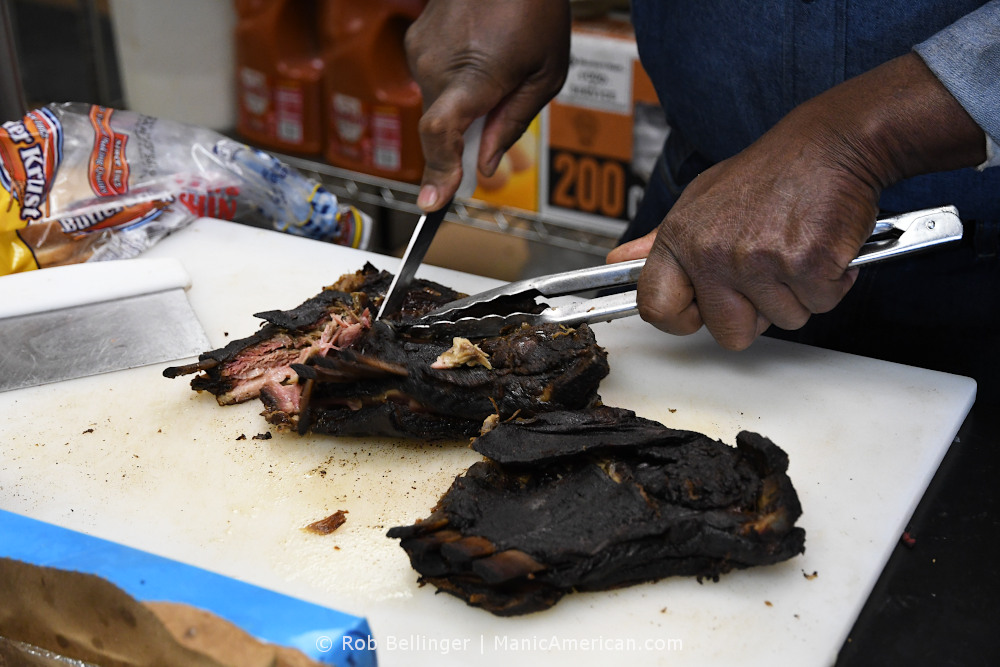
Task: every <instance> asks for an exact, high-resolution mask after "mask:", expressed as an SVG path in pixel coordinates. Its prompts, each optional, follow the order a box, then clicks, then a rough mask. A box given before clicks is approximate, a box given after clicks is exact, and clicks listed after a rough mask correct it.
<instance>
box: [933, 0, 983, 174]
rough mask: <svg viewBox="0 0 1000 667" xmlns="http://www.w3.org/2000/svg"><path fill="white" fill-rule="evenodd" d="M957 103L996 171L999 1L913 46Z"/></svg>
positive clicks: (981, 8) (967, 15)
mask: <svg viewBox="0 0 1000 667" xmlns="http://www.w3.org/2000/svg"><path fill="white" fill-rule="evenodd" d="M914 50H915V51H916V52H917V54H919V55H920V57H921V58H923V60H924V62H925V63H927V66H928V67H929V68H930V70H931V71H932V72H934V74H935V76H937V77H938V78H939V79H940V80H941V82H942V83H943V84H944V86H945V87H946V88H947V89H948V91H949V92H951V94H952V95H954V96H955V99H957V100H958V101H959V103H960V104H961V105H962V106H963V107H964V108H965V110H966V111H968V112H969V115H970V116H972V118H973V119H974V120H975V121H976V122H977V123H979V126H980V127H982V128H983V130H984V131H985V132H986V153H987V160H986V162H985V163H983V164H982V165H980V169H983V168H985V167H994V166H1000V149H998V147H997V144H998V143H1000V0H991V2H987V3H986V4H985V5H983V6H982V7H980V8H979V9H977V10H976V11H974V12H972V13H970V14H966V15H965V16H963V17H962V18H961V19H959V20H958V21H956V22H955V23H953V24H951V25H950V26H948V27H947V28H945V29H944V30H942V31H940V32H938V33H937V34H935V35H934V36H932V37H931V38H930V39H928V40H926V41H924V42H921V43H920V44H917V45H916V46H915V47H914Z"/></svg>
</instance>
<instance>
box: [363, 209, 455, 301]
mask: <svg viewBox="0 0 1000 667" xmlns="http://www.w3.org/2000/svg"><path fill="white" fill-rule="evenodd" d="M449 208H451V202H450V201H449V202H448V203H447V204H445V205H444V206H442V207H441V208H440V209H438V210H437V211H432V212H431V213H427V214H425V215H423V216H421V217H420V221H419V222H417V227H416V229H414V230H413V236H411V237H410V242H409V243H408V244H407V246H406V252H404V253H403V261H402V262H400V264H399V270H398V271H397V272H396V275H395V276H393V279H392V283H390V284H389V290H388V291H387V292H386V293H385V298H383V299H382V305H381V306H380V307H379V309H378V316H377V317H376V318H375V319H379V320H381V319H382V318H383V317H385V316H386V314H388V313H393V312H396V311H397V310H399V309H400V307H401V306H402V305H403V297H405V296H406V289H407V288H408V287H409V286H410V283H412V282H413V276H414V274H416V272H417V268H418V267H419V266H420V263H421V262H423V261H424V255H426V254H427V249H428V248H430V247H431V242H432V241H433V240H434V235H435V234H437V230H438V227H440V226H441V223H442V222H443V221H444V216H445V214H447V213H448V209H449Z"/></svg>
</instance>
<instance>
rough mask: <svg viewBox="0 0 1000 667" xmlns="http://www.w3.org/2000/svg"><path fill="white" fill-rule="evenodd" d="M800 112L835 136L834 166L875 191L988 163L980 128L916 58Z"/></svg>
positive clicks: (813, 102)
mask: <svg viewBox="0 0 1000 667" xmlns="http://www.w3.org/2000/svg"><path fill="white" fill-rule="evenodd" d="M803 108H804V109H803V110H804V111H806V112H808V113H809V114H810V115H814V116H815V117H818V118H819V119H820V120H819V122H820V123H821V124H823V125H825V126H826V128H827V130H828V131H830V132H832V133H833V135H834V144H833V150H834V151H835V152H836V155H835V159H837V160H838V161H842V162H843V163H844V164H846V166H848V168H849V169H851V170H852V171H853V172H854V173H856V174H858V175H860V176H861V177H862V178H863V179H864V180H866V181H867V182H868V183H869V185H871V186H872V187H874V188H877V189H879V190H881V189H883V188H885V187H887V186H889V185H891V184H893V183H896V182H898V181H900V180H902V179H905V178H909V177H911V176H916V175H919V174H924V173H929V172H936V171H948V170H952V169H960V168H964V167H976V166H978V165H980V164H982V163H983V161H984V160H985V159H986V138H985V134H984V132H983V130H982V128H980V127H979V125H977V124H976V122H975V121H974V120H973V119H972V117H971V116H969V114H968V113H967V112H966V111H965V109H964V108H962V106H961V105H960V104H959V103H958V101H957V100H956V99H955V98H954V97H953V96H952V95H951V93H949V92H948V90H947V89H946V88H945V87H944V85H943V84H942V83H941V82H940V81H939V80H938V79H937V77H935V76H934V74H933V73H932V72H931V71H930V70H929V69H928V68H927V66H926V65H925V64H924V63H923V61H922V60H921V59H920V57H919V56H917V55H916V54H915V53H909V54H907V55H905V56H901V57H899V58H896V59H894V60H891V61H889V62H887V63H885V64H884V65H881V66H880V67H877V68H875V69H873V70H871V71H870V72H866V73H865V74H862V75H860V76H858V77H855V78H853V79H850V80H848V81H845V82H844V83H842V84H840V85H839V86H836V87H835V88H832V89H830V90H829V91H827V92H825V93H823V94H822V95H819V96H817V97H816V98H813V99H812V100H810V101H809V102H807V103H805V104H804V105H803Z"/></svg>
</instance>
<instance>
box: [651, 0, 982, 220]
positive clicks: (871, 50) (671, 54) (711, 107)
mask: <svg viewBox="0 0 1000 667" xmlns="http://www.w3.org/2000/svg"><path fill="white" fill-rule="evenodd" d="M632 17H633V23H634V24H635V29H636V38H637V41H638V44H639V53H640V57H641V59H642V63H643V66H644V67H645V69H646V70H647V72H648V73H649V75H650V77H651V78H652V80H653V82H654V84H655V86H656V89H657V93H658V94H659V96H660V100H661V102H662V103H663V105H664V108H665V109H666V112H667V118H668V121H669V122H670V125H671V127H672V128H673V129H674V131H675V132H676V133H678V135H679V136H681V137H683V139H684V140H686V142H687V144H689V145H690V146H691V147H692V148H693V149H694V150H695V151H697V153H698V154H699V155H700V156H701V157H702V158H703V159H704V160H705V161H706V163H708V164H711V163H713V162H717V161H720V160H722V159H725V158H727V157H729V156H731V155H733V154H735V153H737V152H739V151H740V150H742V149H743V148H745V147H746V146H748V145H749V144H750V143H752V142H753V141H754V140H755V139H756V138H757V137H758V136H760V135H761V134H763V133H764V132H765V131H767V129H768V128H770V127H771V126H772V125H774V124H775V123H777V122H778V120H780V119H781V118H782V117H783V116H784V115H785V114H787V113H788V112H789V111H790V110H791V109H792V108H793V107H794V106H796V105H798V104H800V103H802V102H804V101H805V100H807V99H809V98H811V97H813V96H815V95H817V94H819V93H821V92H823V91H824V90H826V89H827V88H830V87H832V86H835V85H836V84H838V83H840V82H842V81H844V80H845V79H848V78H850V77H853V76H856V75H858V74H861V73H863V72H866V71H868V70H870V69H872V68H874V67H876V66H877V65H879V64H881V63H883V62H885V61H887V60H890V59H892V58H895V57H897V56H900V55H902V54H904V53H906V52H908V51H910V50H911V49H914V48H916V51H917V53H918V54H920V55H921V57H923V58H924V60H925V61H926V62H927V63H928V65H929V67H930V68H931V70H932V71H933V72H935V74H936V75H937V76H938V77H939V78H940V79H941V80H942V81H943V82H944V83H945V85H946V86H947V87H948V88H949V90H950V91H951V92H952V93H953V94H954V95H955V96H956V98H957V99H958V100H959V102H961V103H962V104H963V105H964V106H965V108H966V109H967V110H968V111H969V112H970V114H971V115H972V117H973V118H974V119H975V120H976V121H977V122H978V123H979V124H980V125H981V126H982V127H983V128H984V130H985V131H986V132H987V134H988V135H989V136H991V137H992V138H993V139H994V141H997V140H1000V0H992V1H991V2H983V1H982V0H850V1H848V0H697V1H696V2H694V1H691V0H633V2H632ZM676 139H677V137H675V140H676ZM998 193H1000V169H995V168H994V169H986V170H985V171H976V170H975V169H962V170H957V171H952V172H944V173H937V174H928V175H924V176H918V177H915V178H911V179H908V180H906V181H903V182H902V183H899V184H897V185H895V186H893V187H891V188H888V189H887V190H886V191H885V192H884V193H883V196H882V201H881V206H882V208H883V209H884V210H886V211H894V212H902V211H907V210H914V209H919V208H928V207H931V206H939V205H945V204H954V205H955V206H957V207H958V210H959V212H960V213H961V214H962V216H963V217H965V218H970V219H977V220H982V219H987V220H992V221H1000V196H998Z"/></svg>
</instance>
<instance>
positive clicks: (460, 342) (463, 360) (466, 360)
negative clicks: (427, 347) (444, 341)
mask: <svg viewBox="0 0 1000 667" xmlns="http://www.w3.org/2000/svg"><path fill="white" fill-rule="evenodd" d="M459 366H483V367H485V368H486V370H488V371H491V370H493V365H492V364H490V358H489V355H487V354H486V353H485V352H483V351H482V350H480V349H479V346H477V345H476V344H475V343H473V342H472V341H471V340H469V339H468V338H460V337H458V336H456V337H454V338H452V339H451V347H450V348H449V349H448V350H447V351H445V352H444V353H443V354H441V356H439V357H438V358H437V361H435V362H434V363H433V364H431V368H434V369H436V370H442V369H446V368H458V367H459Z"/></svg>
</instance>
